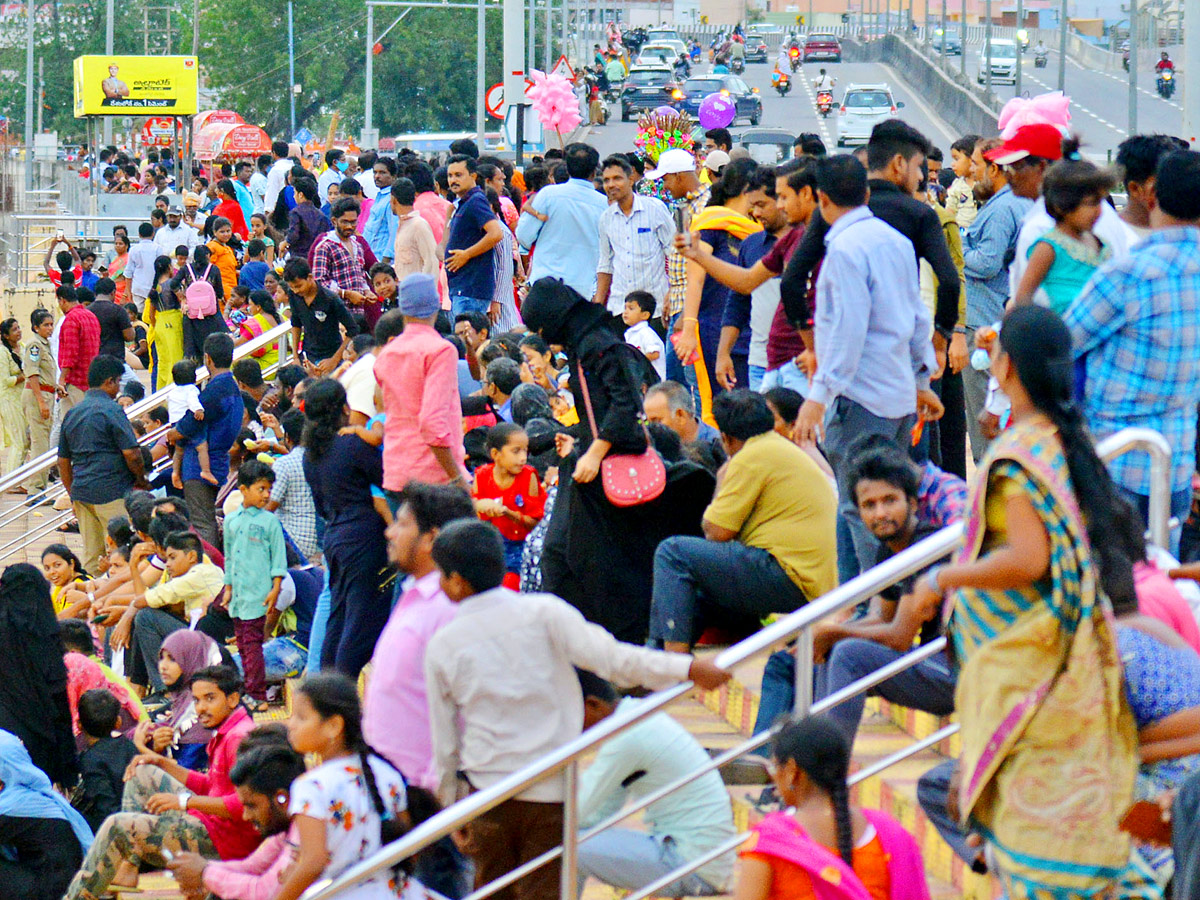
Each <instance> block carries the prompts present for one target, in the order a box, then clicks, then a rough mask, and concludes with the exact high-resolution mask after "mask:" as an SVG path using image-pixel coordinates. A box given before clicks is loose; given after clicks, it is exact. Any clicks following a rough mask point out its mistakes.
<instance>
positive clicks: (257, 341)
mask: <svg viewBox="0 0 1200 900" xmlns="http://www.w3.org/2000/svg"><path fill="white" fill-rule="evenodd" d="M290 333H291V325H290V324H288V323H286V322H285V323H284V324H282V325H278V326H276V327H275V328H272V329H271V330H270V331H266V332H264V333H263V334H261V335H260V336H258V337H256V338H254V339H253V340H250V341H247V342H246V343H244V344H242V345H240V346H238V347H235V348H234V351H233V358H234V360H235V361H236V360H238V359H241V358H243V357H245V356H248V355H250V354H251V353H253V352H254V351H255V350H259V349H261V348H263V347H267V346H270V345H271V344H273V343H276V342H278V343H279V363H278V364H277V365H276V366H274V367H268V369H267V370H266V371H265V372H264V375H268V376H269V375H270V374H272V372H274V371H275V370H276V369H277V368H278V367H279V366H282V365H286V362H287V359H288V349H287V348H288V338H289V335H290ZM207 375H208V370H207V369H205V368H204V367H201V368H200V369H198V370H197V372H196V379H197V381H200V380H201V379H203V378H205V377H207ZM172 387H173V385H170V384H168V385H167V386H166V387H163V388H160V389H159V390H157V391H154V392H153V393H152V394H148V395H147V396H146V397H145V398H143V399H142V400H140V401H138V402H137V403H134V404H132V405H131V406H129V407H128V408H127V409H126V414H127V415H128V417H129V418H130V419H133V418H136V417H137V416H140V415H142V414H143V413H145V412H149V411H150V410H151V409H154V408H155V407H157V406H160V405H162V404H163V403H165V402H166V399H167V395H168V394H169V393H170V391H171V388H172ZM163 432H164V430H163V429H155V430H153V431H151V432H149V433H147V434H146V435H145V436H144V437H142V438H140V439H139V441H138V443H139V444H141V445H143V446H150V445H153V444H154V443H155V442H156V441H157V440H158V438H160V437H161V436H162V434H163ZM57 463H58V451H57V449H54V448H52V449H50V450H48V451H47V452H46V453H43V454H42V455H41V456H38V457H35V458H33V459H31V460H29V461H28V462H26V463H25V464H24V465H22V466H19V467H18V468H16V469H13V470H12V471H11V472H9V473H8V474H7V475H4V476H3V477H0V494H3V493H4V492H5V491H7V490H9V489H10V488H13V487H17V486H18V485H21V484H23V483H24V482H25V481H26V480H28V479H29V478H31V477H33V476H35V475H40V474H41V473H43V472H47V471H49V470H50V469H51V468H53V467H54V466H55V465H57ZM65 493H66V491H65V490H64V489H63V487H62V484H61V483H54V484H50V485H47V487H46V488H45V489H44V490H42V491H40V492H38V493H37V494H31V495H29V496H27V497H24V498H23V499H22V500H21V501H20V502H18V503H17V504H16V505H14V506H13V507H12V508H11V509H9V510H7V511H6V512H4V513H3V514H2V515H0V528H2V527H4V526H5V525H8V524H11V523H12V522H14V521H16V520H17V519H18V518H20V517H21V516H23V515H27V514H28V513H29V512H30V511H31V510H32V509H35V508H37V507H39V506H41V505H43V504H44V503H46V502H47V501H54V500H56V499H58V498H59V497H61V496H63V494H65ZM72 515H74V513H72V512H70V511H67V512H64V513H63V514H62V515H61V516H57V517H55V516H52V517H50V519H48V520H47V521H46V522H43V523H41V524H40V525H38V526H37V528H35V529H34V530H33V531H31V532H27V533H26V534H23V535H21V537H19V538H14V539H13V540H10V541H8V542H7V543H5V544H2V545H0V559H6V558H7V557H9V556H11V555H13V554H15V553H17V552H20V551H22V550H24V549H25V548H26V547H28V546H29V545H30V544H32V543H34V542H35V541H37V540H39V539H40V538H42V537H44V536H46V535H47V534H49V533H50V532H52V531H53V530H54V529H55V528H56V527H58V526H59V525H60V524H62V523H63V522H65V521H67V520H68V519H70V518H71V516H72Z"/></svg>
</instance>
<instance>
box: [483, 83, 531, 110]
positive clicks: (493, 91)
mask: <svg viewBox="0 0 1200 900" xmlns="http://www.w3.org/2000/svg"><path fill="white" fill-rule="evenodd" d="M531 87H533V82H532V81H530V80H529V79H528V78H526V79H525V96H526V98H528V97H529V89H530V88H531ZM527 102H528V101H527ZM483 106H484V109H486V110H487V113H488V115H489V116H491V117H492V118H493V119H503V118H504V108H505V103H504V83H503V82H500V81H498V82H496V83H495V84H493V85H492V86H491V87H490V88H488V89H487V93H486V94H484V95H483Z"/></svg>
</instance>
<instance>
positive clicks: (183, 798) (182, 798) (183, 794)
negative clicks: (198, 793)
mask: <svg viewBox="0 0 1200 900" xmlns="http://www.w3.org/2000/svg"><path fill="white" fill-rule="evenodd" d="M191 796H192V795H191V794H189V793H188V792H187V791H180V792H179V808H180V809H181V810H183V811H184V812H187V807H188V800H189V799H190V798H191Z"/></svg>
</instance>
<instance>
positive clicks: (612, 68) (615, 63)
mask: <svg viewBox="0 0 1200 900" xmlns="http://www.w3.org/2000/svg"><path fill="white" fill-rule="evenodd" d="M604 75H605V77H607V78H608V83H609V85H610V86H616V85H619V84H621V83H622V82H624V81H625V65H624V63H622V62H621V57H619V56H617V55H616V54H615V53H614V54H613V56H612V59H610V60H609V61H608V65H606V66H605V67H604Z"/></svg>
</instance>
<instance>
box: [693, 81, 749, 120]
mask: <svg viewBox="0 0 1200 900" xmlns="http://www.w3.org/2000/svg"><path fill="white" fill-rule="evenodd" d="M680 92H681V93H682V94H683V109H684V111H685V112H687V113H688V114H689V115H692V116H695V117H697V118H699V116H700V104H701V103H702V102H703V101H704V98H705V97H707V96H708V95H709V94H716V93H723V94H726V95H727V96H729V97H731V98H733V100H734V102H735V103H736V104H737V112H736V113H735V114H734V122H736V121H737V120H738V119H747V120H749V122H750V124H751V125H757V124H758V123H759V121H760V120H761V119H762V110H763V106H762V98H761V97H759V96H758V88H751V87H749V86H748V85H747V84H746V82H744V81H742V79H741V78H739V77H738V76H737V75H701V76H698V77H696V78H689V79H688V80H687V81H685V82H684V83H683V86H682V88H681V89H680ZM730 124H732V123H730Z"/></svg>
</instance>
